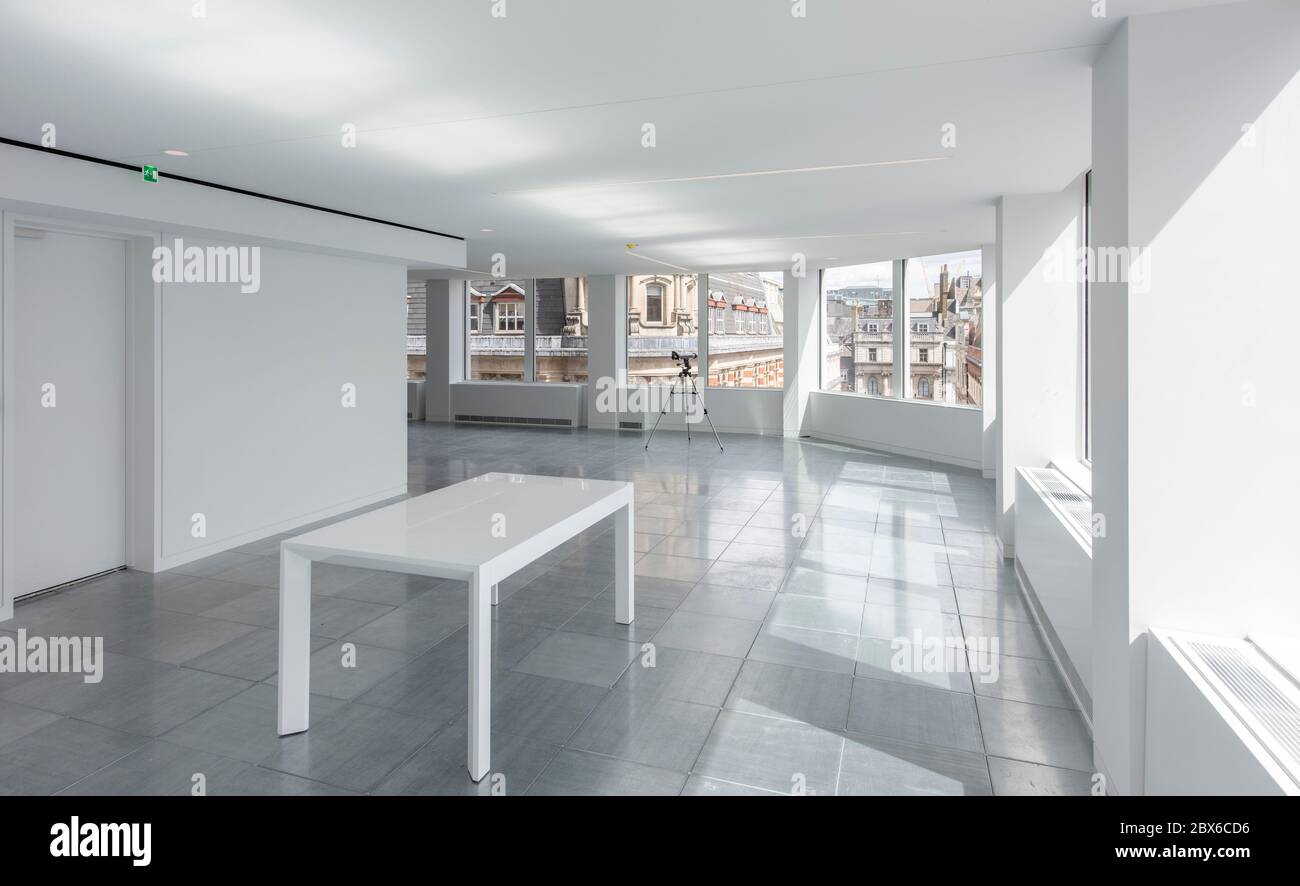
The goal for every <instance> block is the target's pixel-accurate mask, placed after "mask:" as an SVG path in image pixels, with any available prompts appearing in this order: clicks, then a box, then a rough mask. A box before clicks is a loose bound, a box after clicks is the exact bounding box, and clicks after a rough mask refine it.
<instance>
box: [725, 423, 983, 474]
mask: <svg viewBox="0 0 1300 886" xmlns="http://www.w3.org/2000/svg"><path fill="white" fill-rule="evenodd" d="M719 430H721V429H719ZM809 436H810V437H812V438H813V439H814V440H827V441H829V442H831V443H842V444H844V445H845V446H853V447H855V448H857V449H869V450H875V451H876V452H888V453H889V454H891V455H905V456H908V457H909V458H920V459H924V460H926V461H933V462H938V463H939V464H943V465H952V466H954V467H958V468H970V469H972V470H976V471H981V472H982V471H983V469H984V462H983V460H982V459H967V458H957V457H956V456H951V455H941V454H939V453H935V452H926V451H925V450H923V449H909V448H907V447H906V446H891V445H889V444H886V443H873V442H872V441H870V440H859V439H856V438H853V437H842V436H840V435H839V434H827V433H823V432H820V431H814V432H812V433H811V434H809Z"/></svg>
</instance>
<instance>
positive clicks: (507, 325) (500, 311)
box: [496, 302, 524, 332]
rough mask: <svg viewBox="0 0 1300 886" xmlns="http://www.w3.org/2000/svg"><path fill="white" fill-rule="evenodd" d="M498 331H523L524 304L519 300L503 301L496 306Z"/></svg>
mask: <svg viewBox="0 0 1300 886" xmlns="http://www.w3.org/2000/svg"><path fill="white" fill-rule="evenodd" d="M496 315H497V332H523V331H524V306H523V304H521V303H517V302H502V303H500V304H498V305H497V306H496Z"/></svg>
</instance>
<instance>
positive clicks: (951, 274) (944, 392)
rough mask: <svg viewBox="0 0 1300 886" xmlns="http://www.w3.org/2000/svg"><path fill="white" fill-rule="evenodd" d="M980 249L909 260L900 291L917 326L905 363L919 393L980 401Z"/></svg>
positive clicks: (957, 401) (956, 401)
mask: <svg viewBox="0 0 1300 886" xmlns="http://www.w3.org/2000/svg"><path fill="white" fill-rule="evenodd" d="M980 261H981V255H980V251H979V250H978V249H973V250H968V251H965V252H953V253H947V254H943V255H928V256H922V257H920V258H910V259H908V260H907V263H906V269H905V274H904V280H905V284H904V295H905V297H906V299H907V301H906V306H907V317H908V321H909V325H911V326H912V328H913V329H914V330H915V332H914V333H913V339H914V340H913V342H912V346H913V347H915V348H916V359H915V362H914V363H912V365H911V367H910V368H909V374H910V375H911V376H912V380H913V382H912V386H913V389H914V390H915V391H916V394H915V396H916V397H917V398H918V399H923V400H931V401H934V402H937V403H946V404H949V405H954V406H979V405H981V404H982V403H983V400H984V396H983V389H982V387H981V380H982V377H983V375H982V373H983V348H982V343H983V325H982V324H983V319H984V295H983V288H982V279H981V274H980Z"/></svg>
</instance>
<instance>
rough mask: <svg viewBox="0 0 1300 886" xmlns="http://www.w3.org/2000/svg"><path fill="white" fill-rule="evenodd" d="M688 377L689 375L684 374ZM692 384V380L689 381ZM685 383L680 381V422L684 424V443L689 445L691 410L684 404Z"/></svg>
mask: <svg viewBox="0 0 1300 886" xmlns="http://www.w3.org/2000/svg"><path fill="white" fill-rule="evenodd" d="M686 377H687V378H690V376H686ZM691 384H692V385H694V382H692V383H691ZM686 394H687V391H686V383H685V382H683V383H682V424H684V425H686V445H687V446H690V445H691V410H690V408H689V407H688V406H687V404H686Z"/></svg>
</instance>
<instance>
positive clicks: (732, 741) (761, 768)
mask: <svg viewBox="0 0 1300 886" xmlns="http://www.w3.org/2000/svg"><path fill="white" fill-rule="evenodd" d="M843 748H844V739H843V738H842V737H841V736H840V735H838V734H837V733H835V732H831V731H829V730H826V729H821V728H819V727H816V726H809V725H806V724H803V723H795V722H792V721H790V720H776V719H772V718H770V717H756V716H753V715H751V714H741V713H736V712H733V711H723V712H722V713H721V714H719V715H718V720H717V722H716V723H715V724H714V726H713V731H712V732H711V733H710V734H709V738H708V741H706V742H705V743H704V749H703V750H702V751H701V752H700V757H699V760H697V761H696V764H695V769H694V771H693V773H692V774H694V775H699V776H704V777H710V776H711V777H714V778H720V779H723V780H725V781H729V782H733V783H736V784H740V785H747V786H749V787H755V788H761V789H765V790H769V791H777V792H780V793H786V794H789V793H803V794H821V795H829V794H833V793H835V782H836V777H837V775H838V773H839V764H840V756H841V754H842V752H843Z"/></svg>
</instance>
